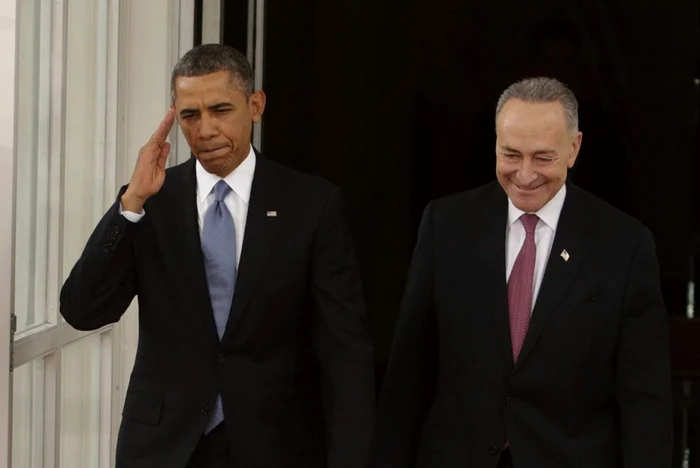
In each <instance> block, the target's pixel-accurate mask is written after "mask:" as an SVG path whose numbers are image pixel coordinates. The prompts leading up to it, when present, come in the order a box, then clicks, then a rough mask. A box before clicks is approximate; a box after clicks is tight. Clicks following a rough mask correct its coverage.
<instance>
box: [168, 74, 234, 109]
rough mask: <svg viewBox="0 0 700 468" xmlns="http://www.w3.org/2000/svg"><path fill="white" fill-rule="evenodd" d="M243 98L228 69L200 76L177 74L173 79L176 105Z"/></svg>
mask: <svg viewBox="0 0 700 468" xmlns="http://www.w3.org/2000/svg"><path fill="white" fill-rule="evenodd" d="M240 99H245V95H244V94H243V92H241V91H240V90H239V89H238V86H237V85H236V82H235V79H234V77H233V76H232V75H231V73H229V72H228V71H218V72H215V73H210V74H208V75H202V76H179V77H177V79H176V80H175V103H176V105H180V106H183V105H187V106H188V107H189V106H193V105H197V106H201V105H204V106H206V105H211V104H214V103H216V102H220V101H222V100H226V101H232V100H240Z"/></svg>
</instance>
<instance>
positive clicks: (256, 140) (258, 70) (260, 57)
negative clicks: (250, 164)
mask: <svg viewBox="0 0 700 468" xmlns="http://www.w3.org/2000/svg"><path fill="white" fill-rule="evenodd" d="M264 62H265V0H256V2H255V59H254V62H253V69H254V70H255V89H262V87H263V64H264ZM253 146H254V147H255V148H257V149H258V150H262V122H258V123H256V124H255V125H254V126H253Z"/></svg>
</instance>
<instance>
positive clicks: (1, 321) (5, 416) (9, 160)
mask: <svg viewBox="0 0 700 468" xmlns="http://www.w3.org/2000/svg"><path fill="white" fill-rule="evenodd" d="M17 6H18V5H17V2H16V0H2V1H0V15H2V16H3V17H5V18H6V19H10V20H11V21H13V23H14V24H13V26H11V27H10V28H7V29H5V30H3V31H0V60H2V63H3V74H2V77H1V78H0V83H1V84H2V85H1V86H0V107H1V108H2V109H3V116H0V369H1V371H0V466H11V465H10V463H11V458H10V457H11V453H10V452H11V449H10V443H11V441H10V427H11V420H10V408H12V399H11V388H12V386H11V385H12V383H11V382H12V378H11V374H10V372H9V369H10V346H11V334H10V313H11V312H12V310H13V308H12V305H13V304H12V301H13V286H14V285H13V281H12V272H13V261H14V260H13V254H12V252H13V248H14V213H13V211H14V183H15V156H14V141H15V135H16V131H17V127H16V121H15V100H16V96H15V89H16V87H17V78H16V76H15V70H16V66H17V60H18V57H17V53H16V44H17V29H16V27H17Z"/></svg>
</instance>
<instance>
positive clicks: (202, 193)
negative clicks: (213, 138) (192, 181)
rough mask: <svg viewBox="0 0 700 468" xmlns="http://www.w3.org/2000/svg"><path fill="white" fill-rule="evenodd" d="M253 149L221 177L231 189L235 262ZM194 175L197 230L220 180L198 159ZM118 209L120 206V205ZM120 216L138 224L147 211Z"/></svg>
mask: <svg viewBox="0 0 700 468" xmlns="http://www.w3.org/2000/svg"><path fill="white" fill-rule="evenodd" d="M255 163H256V158H255V151H253V147H252V146H251V147H250V151H249V152H248V156H247V157H246V158H245V159H244V160H243V162H242V163H241V164H240V166H238V167H237V168H236V169H235V170H234V171H233V172H231V173H230V174H229V175H227V176H226V177H224V180H225V181H226V183H227V184H228V186H229V187H231V192H229V194H228V195H226V198H225V199H224V203H225V204H226V208H228V210H229V212H230V213H231V216H232V217H233V225H234V227H235V229H236V265H238V263H239V262H240V258H241V250H242V249H243V236H244V234H245V224H246V219H247V218H248V204H249V202H250V190H251V187H252V186H253V175H254V174H255ZM195 172H196V177H197V212H198V214H199V217H198V219H199V232H200V234H201V232H202V226H204V215H205V213H206V212H207V209H208V208H209V207H210V206H211V204H212V203H213V202H214V191H213V190H214V185H216V183H217V182H218V181H220V180H221V177H219V176H217V175H215V174H211V173H209V172H207V171H206V169H204V167H203V166H202V165H201V164H200V162H199V161H197V163H196V168H195ZM120 210H121V207H120ZM121 213H122V215H123V216H124V217H125V218H126V219H128V220H129V221H131V222H133V223H138V222H139V221H141V218H142V217H143V216H144V215H145V214H146V212H145V211H144V210H141V213H140V214H138V213H132V212H130V211H122V212H121Z"/></svg>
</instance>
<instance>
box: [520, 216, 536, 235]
mask: <svg viewBox="0 0 700 468" xmlns="http://www.w3.org/2000/svg"><path fill="white" fill-rule="evenodd" d="M539 220H540V218H539V216H537V215H534V214H524V215H522V216H521V217H520V222H521V223H523V227H524V228H525V232H526V233H527V234H534V233H535V227H537V222H538V221H539Z"/></svg>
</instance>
